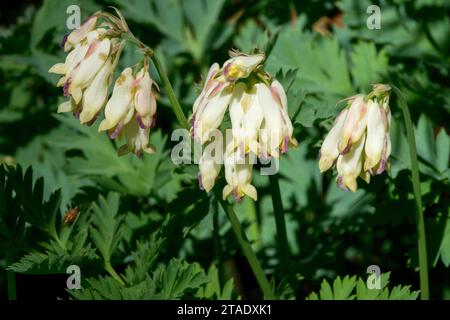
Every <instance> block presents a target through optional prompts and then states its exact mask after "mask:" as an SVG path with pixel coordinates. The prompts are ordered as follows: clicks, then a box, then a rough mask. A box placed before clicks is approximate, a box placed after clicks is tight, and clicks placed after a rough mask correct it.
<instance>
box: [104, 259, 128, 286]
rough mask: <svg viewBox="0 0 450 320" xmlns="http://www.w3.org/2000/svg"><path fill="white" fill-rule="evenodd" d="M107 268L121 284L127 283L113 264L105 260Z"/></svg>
mask: <svg viewBox="0 0 450 320" xmlns="http://www.w3.org/2000/svg"><path fill="white" fill-rule="evenodd" d="M105 270H106V271H108V273H109V274H110V275H111V276H112V277H113V278H114V279H115V280H117V282H119V283H120V284H121V285H123V286H124V285H125V282H124V281H123V280H122V278H121V277H120V276H119V274H118V273H117V272H116V270H114V268H113V266H112V265H111V263H110V262H105Z"/></svg>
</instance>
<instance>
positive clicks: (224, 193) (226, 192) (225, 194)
mask: <svg viewBox="0 0 450 320" xmlns="http://www.w3.org/2000/svg"><path fill="white" fill-rule="evenodd" d="M232 191H233V187H232V186H230V185H229V184H227V185H226V186H225V187H224V188H223V190H222V199H223V200H226V199H227V198H228V196H229V195H230V193H231V192H232Z"/></svg>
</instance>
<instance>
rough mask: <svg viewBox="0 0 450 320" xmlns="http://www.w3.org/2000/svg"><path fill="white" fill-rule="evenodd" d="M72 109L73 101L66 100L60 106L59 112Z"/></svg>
mask: <svg viewBox="0 0 450 320" xmlns="http://www.w3.org/2000/svg"><path fill="white" fill-rule="evenodd" d="M70 111H72V103H71V102H70V101H65V102H63V103H61V104H60V105H59V106H58V110H57V112H58V113H64V112H70Z"/></svg>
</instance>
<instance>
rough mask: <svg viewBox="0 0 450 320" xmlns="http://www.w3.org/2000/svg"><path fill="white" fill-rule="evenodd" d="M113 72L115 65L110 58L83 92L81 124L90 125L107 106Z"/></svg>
mask: <svg viewBox="0 0 450 320" xmlns="http://www.w3.org/2000/svg"><path fill="white" fill-rule="evenodd" d="M113 71H114V65H113V61H112V58H111V57H110V58H108V60H107V61H106V63H105V64H104V65H103V66H102V68H101V69H100V70H99V72H98V73H97V74H96V75H95V77H94V79H93V80H92V83H91V84H90V85H89V86H88V87H87V88H86V89H85V91H84V92H83V98H82V110H81V112H80V116H79V117H80V123H82V124H83V123H89V122H91V121H92V120H94V119H95V118H96V117H97V115H98V114H99V112H100V111H101V110H102V109H103V107H104V106H105V104H106V101H107V100H108V88H109V85H110V83H111V77H112V74H113Z"/></svg>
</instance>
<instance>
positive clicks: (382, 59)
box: [350, 41, 388, 91]
mask: <svg viewBox="0 0 450 320" xmlns="http://www.w3.org/2000/svg"><path fill="white" fill-rule="evenodd" d="M350 57H351V61H352V68H351V74H352V77H353V82H354V84H355V86H356V87H358V88H359V90H361V91H364V90H367V89H368V88H369V86H370V85H371V84H372V83H376V82H381V80H382V79H383V78H382V77H383V75H385V74H386V73H387V69H388V57H387V55H386V53H385V52H384V51H383V50H381V51H379V52H377V49H376V47H375V44H374V43H373V42H362V41H361V42H358V43H357V44H356V45H355V46H354V47H353V49H352V52H351V54H350Z"/></svg>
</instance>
